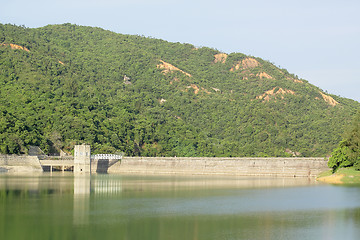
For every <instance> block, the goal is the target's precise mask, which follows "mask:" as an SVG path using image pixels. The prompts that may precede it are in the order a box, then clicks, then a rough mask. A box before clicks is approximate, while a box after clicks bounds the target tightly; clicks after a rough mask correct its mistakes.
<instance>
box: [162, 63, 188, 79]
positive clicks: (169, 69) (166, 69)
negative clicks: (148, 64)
mask: <svg viewBox="0 0 360 240" xmlns="http://www.w3.org/2000/svg"><path fill="white" fill-rule="evenodd" d="M159 61H160V62H161V64H158V65H157V68H159V69H164V70H163V71H162V73H164V74H167V73H171V72H173V71H179V72H181V73H183V74H185V75H186V76H188V77H191V74H190V73H187V72H184V71H183V70H181V69H179V68H177V67H175V66H174V65H171V64H170V63H167V62H164V61H163V60H159Z"/></svg>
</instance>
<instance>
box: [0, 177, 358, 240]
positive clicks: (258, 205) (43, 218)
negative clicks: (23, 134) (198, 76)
mask: <svg viewBox="0 0 360 240" xmlns="http://www.w3.org/2000/svg"><path fill="white" fill-rule="evenodd" d="M359 236H360V187H356V186H352V187H349V186H348V187H344V186H333V185H324V184H318V183H315V182H314V181H311V180H309V179H290V178H288V179H286V178H285V179H283V178H250V177H224V176H196V177H194V176H190V177H189V176H187V177H185V176H123V175H94V176H91V177H85V176H73V175H72V174H70V175H62V174H53V175H39V176H35V177H34V176H31V177H30V176H13V175H4V174H0V239H1V240H3V239H4V240H5V239H6V240H15V239H16V240H18V239H36V240H41V239H53V240H57V239H87V240H92V239H100V240H105V239H130V240H132V239H144V240H145V239H160V240H163V239H166V240H169V239H170V240H171V239H192V240H193V239H206V240H207V239H210V240H211V239H302V240H303V239H341V240H343V239H359Z"/></svg>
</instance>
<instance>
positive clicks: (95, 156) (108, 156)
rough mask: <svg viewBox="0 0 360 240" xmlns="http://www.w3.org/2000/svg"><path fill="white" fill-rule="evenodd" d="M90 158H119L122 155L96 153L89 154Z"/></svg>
mask: <svg viewBox="0 0 360 240" xmlns="http://www.w3.org/2000/svg"><path fill="white" fill-rule="evenodd" d="M91 159H94V160H100V159H108V160H121V159H122V155H118V154H96V155H91Z"/></svg>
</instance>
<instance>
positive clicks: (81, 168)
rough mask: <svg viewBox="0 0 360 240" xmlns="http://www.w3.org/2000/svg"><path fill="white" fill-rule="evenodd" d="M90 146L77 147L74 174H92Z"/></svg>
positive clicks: (75, 149)
mask: <svg viewBox="0 0 360 240" xmlns="http://www.w3.org/2000/svg"><path fill="white" fill-rule="evenodd" d="M90 153H91V152H90V145H85V144H83V145H75V148H74V173H89V174H90V173H91V160H90Z"/></svg>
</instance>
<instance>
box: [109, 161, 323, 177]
mask: <svg viewBox="0 0 360 240" xmlns="http://www.w3.org/2000/svg"><path fill="white" fill-rule="evenodd" d="M326 170H329V168H328V167H327V160H325V159H323V158H182V157H163V158H150V157H123V159H122V160H121V161H120V162H118V163H116V164H114V165H113V166H111V167H110V168H109V169H108V173H143V174H219V175H243V176H279V177H280V176H284V177H294V176H295V177H315V176H316V175H317V174H319V173H320V172H323V171H326Z"/></svg>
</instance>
